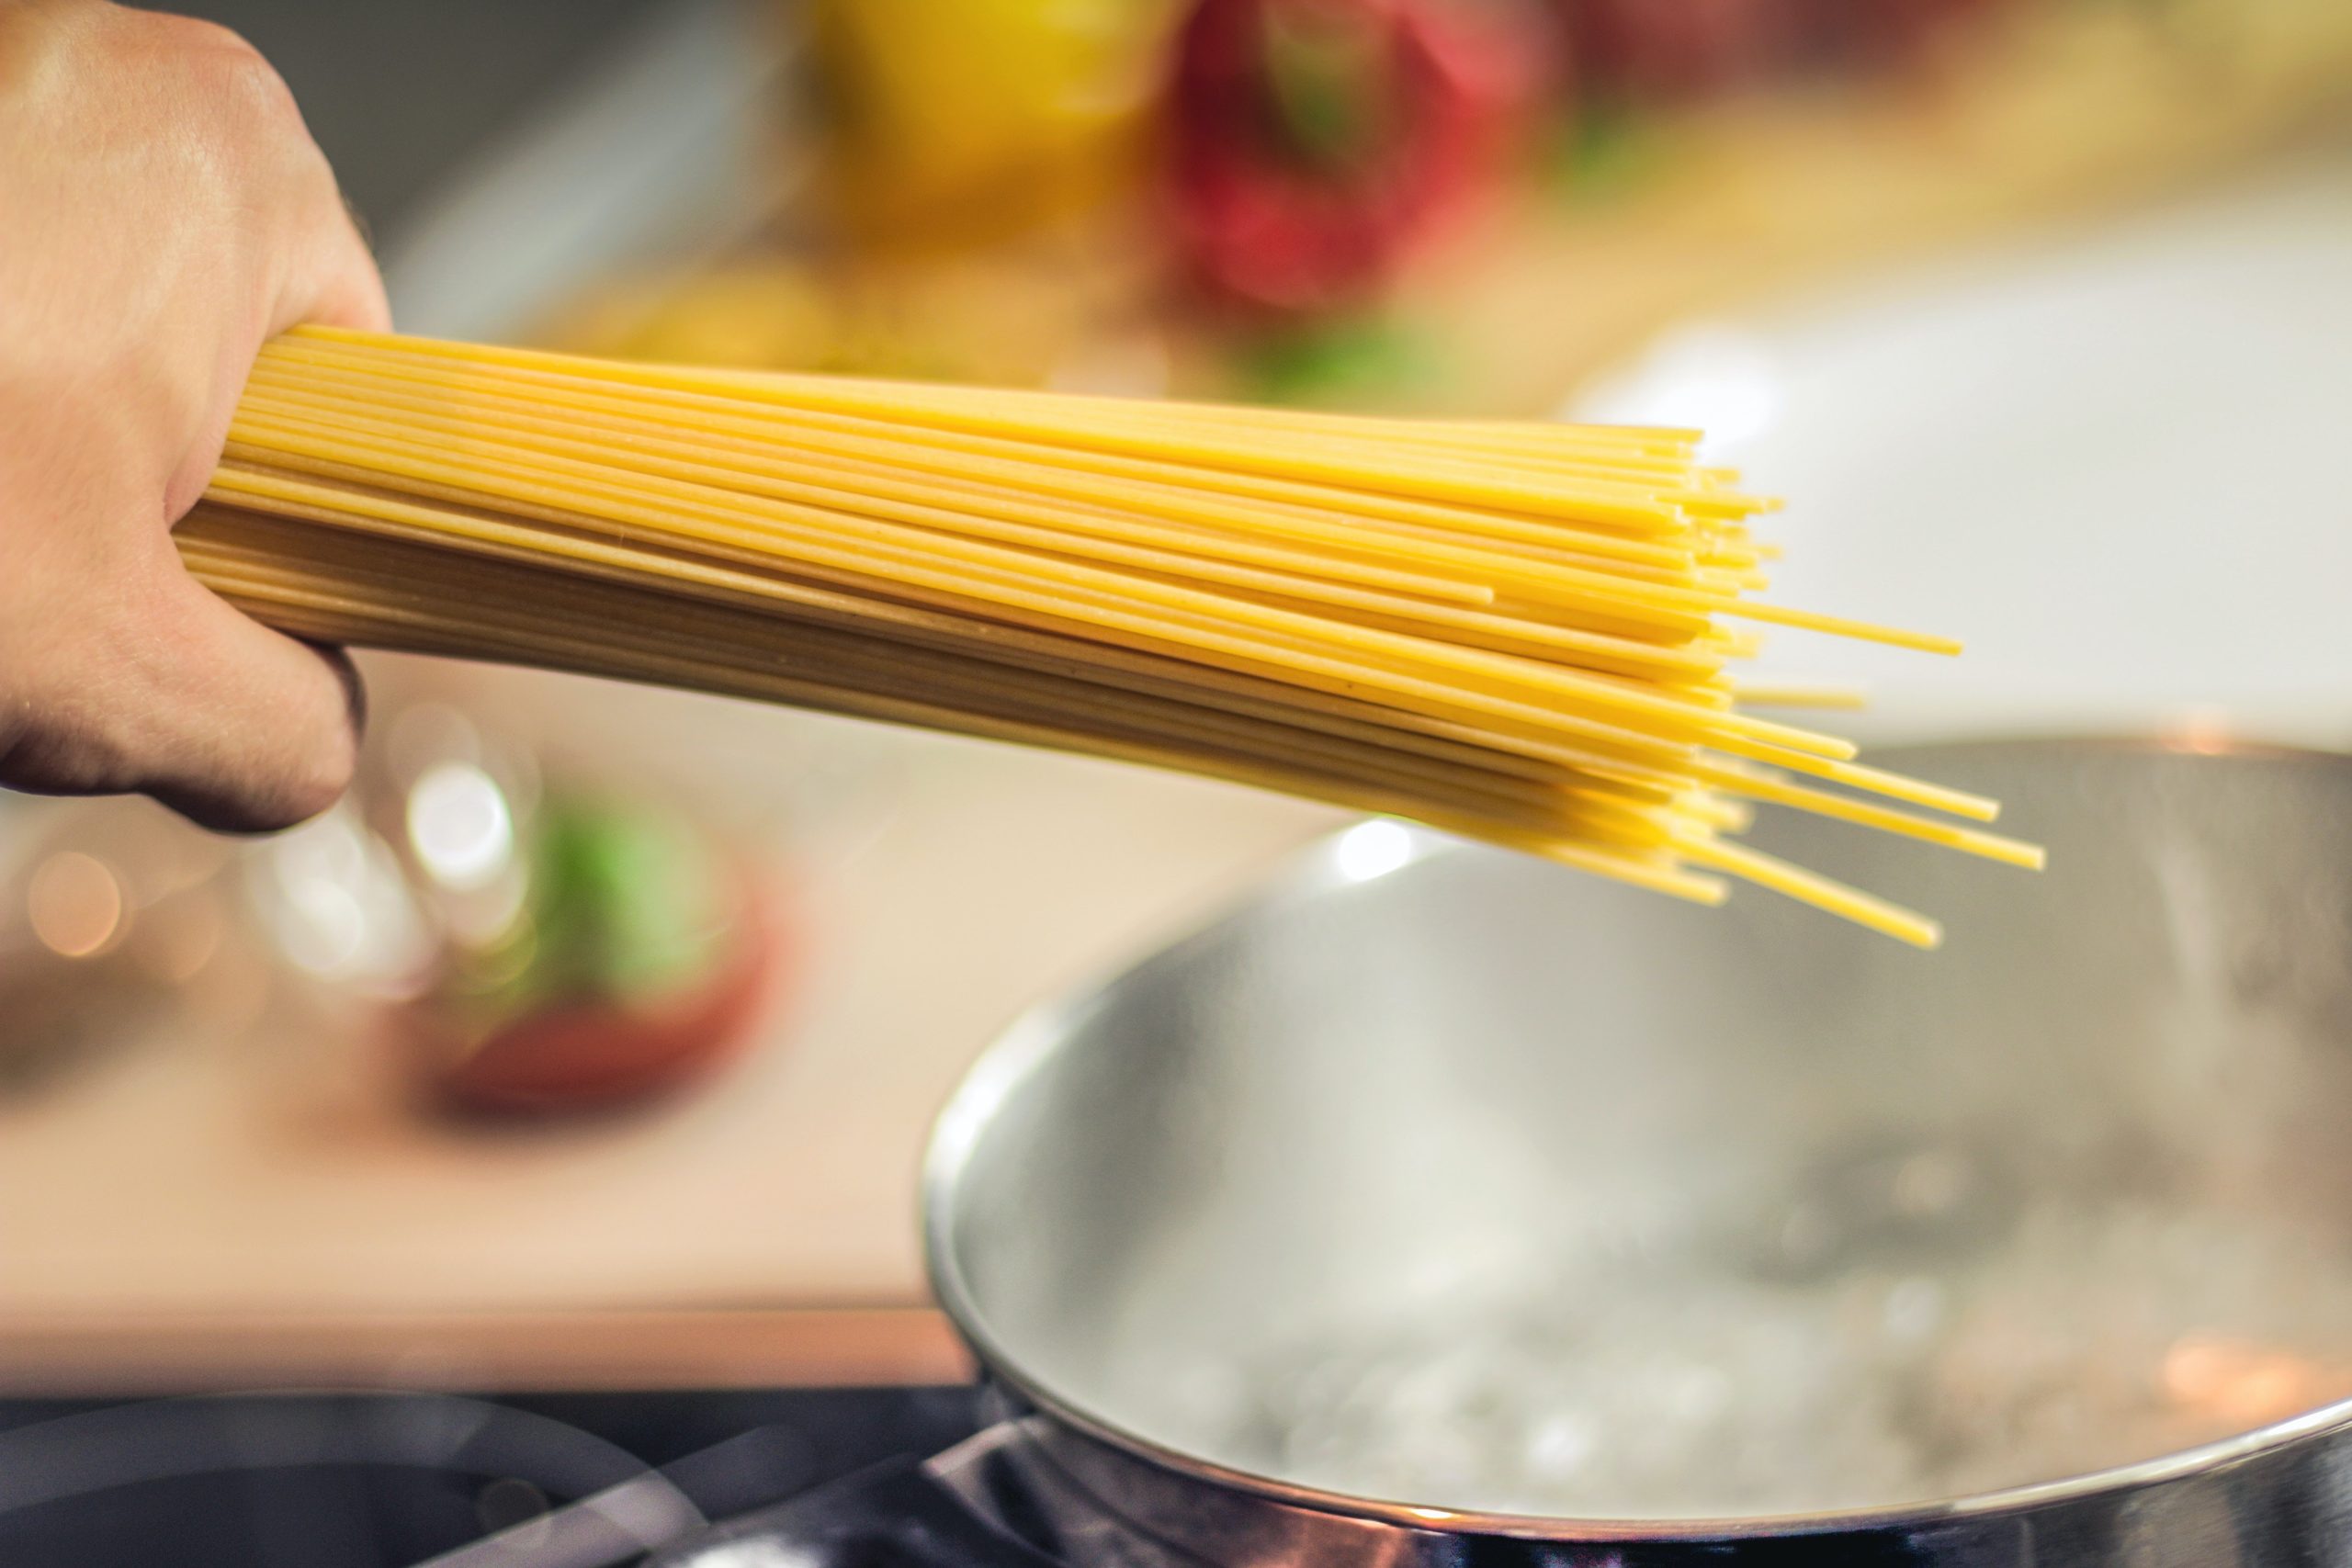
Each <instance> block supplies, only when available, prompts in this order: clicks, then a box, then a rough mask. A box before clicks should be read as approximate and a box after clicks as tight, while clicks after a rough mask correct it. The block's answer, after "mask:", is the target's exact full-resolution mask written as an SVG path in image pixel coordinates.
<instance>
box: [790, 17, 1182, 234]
mask: <svg viewBox="0 0 2352 1568" xmlns="http://www.w3.org/2000/svg"><path fill="white" fill-rule="evenodd" d="M1174 9H1175V7H1174V4H1173V0H810V4H809V11H808V16H809V41H810V49H811V53H812V58H813V64H814V66H815V71H816V84H815V85H816V88H817V91H818V93H819V94H820V97H821V99H822V101H823V103H824V105H825V110H826V118H825V124H824V126H823V128H822V130H823V138H824V148H825V168H824V171H823V172H824V176H825V184H826V186H827V187H828V191H829V194H830V197H831V207H832V209H833V210H834V213H835V215H836V216H837V217H838V218H839V219H840V220H841V221H842V224H843V225H844V226H845V227H846V228H847V230H848V231H850V232H851V234H852V235H853V236H854V237H855V238H857V239H860V240H862V241H867V242H878V243H892V244H919V245H922V246H936V245H942V244H956V243H965V242H969V241H974V240H979V239H988V238H993V237H997V236H1000V235H1002V234H1004V233H1007V232H1010V231H1016V230H1018V229H1020V228H1022V227H1023V226H1025V225H1028V224H1032V223H1035V222H1036V221H1037V220H1041V219H1044V218H1047V217H1051V216H1053V215H1055V214H1057V213H1059V212H1064V211H1067V210H1069V209H1072V208H1073V207H1077V206H1080V205H1082V204H1084V203H1085V202H1087V201H1089V200H1090V199H1092V198H1095V197H1100V196H1101V195H1102V194H1103V193H1104V192H1105V191H1106V190H1111V189H1114V188H1116V187H1117V186H1118V185H1119V184H1120V182H1121V181H1123V180H1124V179H1126V178H1128V177H1130V175H1132V172H1133V170H1134V169H1135V168H1136V164H1137V163H1138V161H1139V149H1138V141H1139V137H1140V134H1141V132H1142V130H1143V129H1144V126H1145V122H1146V118H1147V115H1148V110H1149V108H1150V106H1151V104H1152V101H1153V98H1154V96H1155V93H1156V91H1157V88H1158V85H1159V79H1160V62H1161V59H1162V53H1161V51H1162V49H1163V46H1164V44H1165V40H1166V36H1167V28H1168V26H1169V24H1170V20H1171V18H1172V17H1173V15H1174Z"/></svg>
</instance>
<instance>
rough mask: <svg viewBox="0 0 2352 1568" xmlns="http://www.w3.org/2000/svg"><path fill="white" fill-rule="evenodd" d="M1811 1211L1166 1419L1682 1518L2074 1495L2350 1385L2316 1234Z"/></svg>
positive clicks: (2341, 1265) (1199, 1442)
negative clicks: (1866, 1231) (1988, 1493)
mask: <svg viewBox="0 0 2352 1568" xmlns="http://www.w3.org/2000/svg"><path fill="white" fill-rule="evenodd" d="M1809 1223H1810V1222H1808V1221H1807V1220H1806V1218H1805V1216H1804V1215H1803V1214H1802V1213H1797V1214H1792V1216H1791V1217H1790V1219H1789V1222H1788V1224H1787V1225H1786V1226H1784V1228H1783V1230H1782V1233H1781V1236H1780V1238H1779V1240H1780V1242H1781V1246H1780V1247H1779V1249H1778V1251H1777V1252H1776V1254H1775V1255H1774V1256H1772V1257H1769V1258H1767V1257H1760V1256H1757V1255H1753V1254H1748V1255H1743V1254H1741V1253H1740V1252H1739V1251H1738V1250H1737V1249H1736V1248H1729V1249H1713V1248H1711V1249H1706V1250H1705V1251H1704V1252H1703V1253H1702V1252H1701V1251H1698V1250H1695V1249H1694V1250H1692V1251H1691V1252H1689V1253H1687V1254H1686V1255H1685V1256H1684V1257H1682V1258H1679V1259H1677V1258H1651V1259H1649V1260H1647V1261H1644V1260H1642V1259H1639V1258H1612V1259H1611V1260H1610V1262H1609V1263H1608V1266H1607V1267H1606V1268H1600V1269H1589V1270H1586V1271H1585V1272H1584V1273H1583V1274H1582V1275H1581V1277H1578V1278H1573V1279H1567V1278H1564V1279H1559V1280H1552V1281H1549V1282H1547V1283H1546V1284H1544V1285H1543V1286H1540V1287H1534V1286H1531V1287H1528V1288H1525V1289H1521V1290H1516V1291H1511V1292H1502V1293H1495V1294H1489V1295H1487V1296H1486V1297H1484V1298H1482V1299H1479V1300H1476V1301H1474V1302H1471V1303H1463V1304H1462V1305H1461V1309H1460V1310H1453V1311H1449V1312H1447V1313H1444V1314H1415V1316H1414V1318H1413V1319H1412V1321H1411V1323H1410V1325H1390V1326H1388V1327H1386V1328H1381V1327H1374V1326H1368V1325H1359V1326H1357V1327H1355V1328H1352V1329H1350V1328H1347V1327H1345V1326H1335V1325H1323V1326H1321V1327H1320V1328H1319V1330H1318V1331H1317V1332H1316V1333H1314V1334H1312V1335H1311V1336H1305V1335H1302V1336H1299V1337H1295V1338H1289V1339H1286V1340H1284V1341H1283V1342H1282V1343H1278V1344H1272V1345H1269V1346H1265V1347H1262V1348H1261V1349H1260V1350H1258V1351H1257V1352H1255V1353H1252V1354H1249V1355H1243V1356H1238V1357H1236V1358H1234V1359H1231V1360H1229V1361H1226V1362H1223V1363H1220V1364H1218V1365H1215V1366H1204V1365H1198V1364H1196V1365H1194V1366H1193V1367H1192V1368H1190V1369H1188V1370H1180V1369H1176V1368H1165V1369H1162V1371H1165V1372H1167V1373H1169V1374H1170V1376H1171V1378H1172V1379H1174V1380H1175V1381H1174V1382H1171V1383H1170V1384H1163V1402H1164V1403H1163V1409H1162V1411H1161V1415H1162V1416H1164V1417H1166V1418H1167V1419H1168V1420H1169V1421H1170V1422H1172V1423H1174V1424H1176V1425H1178V1426H1181V1427H1182V1428H1183V1430H1182V1431H1181V1432H1170V1435H1171V1436H1178V1437H1181V1438H1184V1439H1187V1440H1189V1441H1190V1442H1191V1443H1192V1444H1193V1445H1194V1446H1196V1447H1197V1448H1198V1449H1200V1450H1203V1451H1205V1452H1208V1453H1210V1454H1212V1455H1214V1456H1216V1457H1217V1458H1219V1459H1221V1460H1224V1461H1227V1462H1229V1463H1232V1464H1235V1465H1237V1466H1239V1467H1241V1468H1244V1469H1248V1470H1252V1471H1256V1472H1261V1473H1268V1474H1272V1475H1276V1476H1280V1477H1283V1478H1285V1479H1288V1480H1291V1481H1295V1482H1298V1483H1306V1484H1309V1485H1313V1486H1317V1487H1321V1488H1327V1489H1330V1490H1335V1491H1340V1492H1346V1493H1351V1494H1354V1495H1364V1496H1374V1497H1382V1498H1388V1499H1394V1500H1397V1501H1401V1502H1410V1503H1417V1504H1424V1505H1434V1506H1453V1507H1466V1508H1480V1509H1487V1510H1498V1511H1507V1512H1517V1513H1534V1514H1550V1515H1571V1516H1583V1517H1616V1518H1631V1517H1651V1518H1672V1517H1682V1518H1690V1517H1726V1516H1733V1515H1743V1516H1753V1515H1758V1514H1774V1513H1795V1512H1812V1511H1818V1510H1823V1509H1831V1508H1839V1507H1868V1506H1887V1505H1890V1504H1894V1503H1899V1502H1904V1501H1917V1500H1926V1499H1930V1498H1936V1497H1943V1496H1951V1495H1961V1494H1966V1493H1973V1492H1980V1491H1985V1490H1988V1489H1992V1488H1997V1487H2002V1486H2008V1485H2016V1484H2024V1483H2034V1482H2041V1481H2049V1480H2055V1479H2061V1478H2064V1477H2066V1476H2070V1475H2075V1474H2080V1473H2083V1472H2086V1471H2091V1470H2096V1469H2100V1468H2104V1467H2107V1466H2110V1465H2115V1464H2120V1463H2125V1462H2129V1461H2136V1460H2143V1459H2148V1458H2153V1457H2155V1456H2158V1455H2162V1454H2165V1453H2168V1452H2173V1451H2177V1450H2181V1449H2185V1448H2189V1447H2193V1446H2195V1445H2197V1444H2199V1443H2202V1442H2206V1441H2209V1440H2211V1439H2214V1438H2222V1437H2226V1436H2229V1435H2231V1434H2233V1433H2237V1432H2241V1431H2244V1430H2245V1429H2247V1428H2249V1427H2256V1426H2260V1425H2263V1424H2265V1423H2267V1422H2269V1421H2273V1420H2277V1419H2279V1418H2282V1417H2284V1416H2289V1415H2292V1414H2295V1413H2297V1412H2300V1411H2302V1410H2306V1409H2310V1408H2312V1407H2314V1406H2317V1405H2319V1404H2325V1403H2327V1402H2330V1401H2332V1400H2335V1399H2338V1398H2343V1397H2346V1396H2347V1395H2352V1257H2347V1256H2343V1255H2335V1254H2328V1253H2325V1252H2324V1251H2323V1250H2322V1249H2320V1248H2319V1247H2316V1246H2315V1243H2314V1240H2313V1237H2312V1233H2311V1232H2310V1231H2309V1230H2308V1229H2306V1228H2301V1227H2297V1226H2293V1225H2290V1224H2283V1223H2279V1222H2275V1221H2267V1220H2263V1219H2260V1218H2256V1217H2250V1216H2248V1215H2246V1214H2244V1213H2227V1214H2224V1213H2205V1214H2194V1213H2189V1214H2185V1213H2182V1212H2180V1211H2179V1210H2177V1209H2175V1208H2169V1207H2162V1206H2157V1205H2154V1204H2133V1203H2131V1202H2124V1201H2103V1202H2099V1203H2097V1204H2092V1203H2087V1202H2081V1203H2057V1202H2047V1203H2041V1204H2035V1205H2027V1206H2025V1207H2023V1208H2022V1209H2021V1210H2020V1211H2019V1212H2018V1213H2013V1214H2010V1215H2009V1216H2007V1218H2006V1219H2005V1220H2004V1221H2003V1222H2002V1224H2000V1227H1999V1229H2000V1235H1999V1237H1998V1239H1997V1243H1996V1244H1995V1245H1990V1246H1985V1247H1977V1248H1975V1249H1973V1257H1972V1258H1971V1259H1970V1260H1969V1261H1967V1262H1965V1263H1951V1262H1948V1261H1947V1262H1945V1263H1944V1264H1942V1265H1941V1266H1939V1264H1938V1262H1937V1260H1935V1259H1934V1258H1908V1259H1906V1258H1905V1257H1904V1256H1903V1248H1901V1247H1878V1248H1873V1249H1871V1254H1870V1255H1868V1256H1861V1257H1853V1256H1842V1257H1841V1256H1830V1255H1828V1254H1827V1253H1825V1252H1823V1251H1821V1249H1820V1247H1819V1246H1818V1242H1819V1238H1818V1237H1817V1236H1813V1235H1809V1234H1808V1233H1807V1230H1806V1226H1807V1224H1809ZM1170 1393H1175V1394H1176V1397H1175V1398H1174V1399H1173V1400H1172V1401H1170V1400H1168V1398H1167V1396H1168V1395H1169V1394H1170ZM1170 1404H1181V1406H1182V1409H1181V1410H1179V1409H1176V1408H1172V1407H1170Z"/></svg>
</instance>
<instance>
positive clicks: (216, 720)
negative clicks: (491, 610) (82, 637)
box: [121, 559, 364, 831]
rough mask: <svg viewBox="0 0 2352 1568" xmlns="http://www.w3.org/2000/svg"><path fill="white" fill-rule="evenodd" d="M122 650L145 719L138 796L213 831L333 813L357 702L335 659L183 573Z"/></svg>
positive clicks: (353, 756)
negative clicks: (147, 726)
mask: <svg viewBox="0 0 2352 1568" xmlns="http://www.w3.org/2000/svg"><path fill="white" fill-rule="evenodd" d="M162 578H163V581H162V582H161V583H160V584H159V585H158V586H157V587H156V589H155V590H154V592H153V593H152V594H151V595H150V596H149V597H148V600H147V603H146V604H145V605H143V606H142V616H141V618H142V619H143V620H144V621H145V622H146V624H145V625H144V626H135V627H133V628H132V630H131V631H130V643H131V646H130V647H129V648H126V649H122V650H121V651H122V652H123V653H125V654H126V655H128V658H127V660H125V663H126V665H127V667H128V671H127V673H128V678H129V679H130V680H133V681H135V682H138V683H139V684H140V685H141V687H143V688H144V690H143V691H142V692H141V694H140V695H141V697H142V698H144V699H146V700H143V701H141V703H139V705H137V706H136V707H135V708H133V709H132V710H131V711H136V712H141V713H144V714H147V715H149V716H151V717H150V719H149V721H148V722H149V724H150V725H151V726H152V727H153V728H151V729H150V732H149V733H148V734H147V735H146V736H145V737H143V738H142V739H141V744H140V746H139V751H140V753H141V756H142V758H143V762H144V772H145V773H146V775H147V776H146V777H145V778H144V779H143V780H142V781H141V784H139V785H138V787H139V788H141V789H142V790H143V791H145V792H146V793H147V794H150V795H153V796H155V798H157V799H158V800H160V801H162V802H163V803H164V805H166V806H169V807H172V808H173V809H174V810H175V811H178V812H180V813H182V814H183V815H185V816H187V817H188V818H191V819H192V820H194V821H196V822H198V823H199V824H201V825H203V826H205V827H208V828H216V829H231V830H247V831H259V830H266V829H276V828H285V827H290V826H291V825H293V824H294V823H297V822H300V821H302V820H304V819H305V818H311V817H314V816H316V815H317V814H318V813H320V812H322V811H323V810H325V809H326V808H327V807H330V806H332V805H334V802H335V800H336V799H337V797H339V796H340V795H342V794H343V792H344V790H345V788H346V787H347V786H348V785H349V784H350V783H351V776H352V772H353V769H354V767H355V766H356V762H357V758H358V746H359V726H360V723H361V717H362V711H363V701H364V699H363V694H362V689H361V687H360V684H359V680H358V675H357V672H356V671H354V670H353V669H352V667H351V663H350V660H348V659H346V658H345V656H344V655H343V653H342V652H341V651H340V650H333V649H318V648H313V647H311V646H310V645H308V644H306V643H302V642H298V641H297V640H295V639H294V638H292V637H287V636H285V635H283V634H282V633H279V632H276V631H272V630H271V629H269V628H268V627H266V626H262V625H261V624H260V623H258V622H256V621H253V620H249V619H247V618H246V617H245V616H244V615H241V614H240V613H238V612H237V611H236V610H234V609H232V607H231V606H230V605H229V604H226V603H225V602H223V601H222V600H221V599H220V598H219V597H217V596H216V595H214V594H213V593H212V592H211V591H210V590H209V589H207V588H205V587H204V586H202V585H201V584H200V583H198V582H197V581H195V580H194V579H192V578H190V577H188V576H187V574H186V573H185V572H184V571H182V570H179V566H178V562H177V560H176V559H174V560H173V561H172V562H171V563H170V570H168V571H166V572H164V573H163V574H162Z"/></svg>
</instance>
